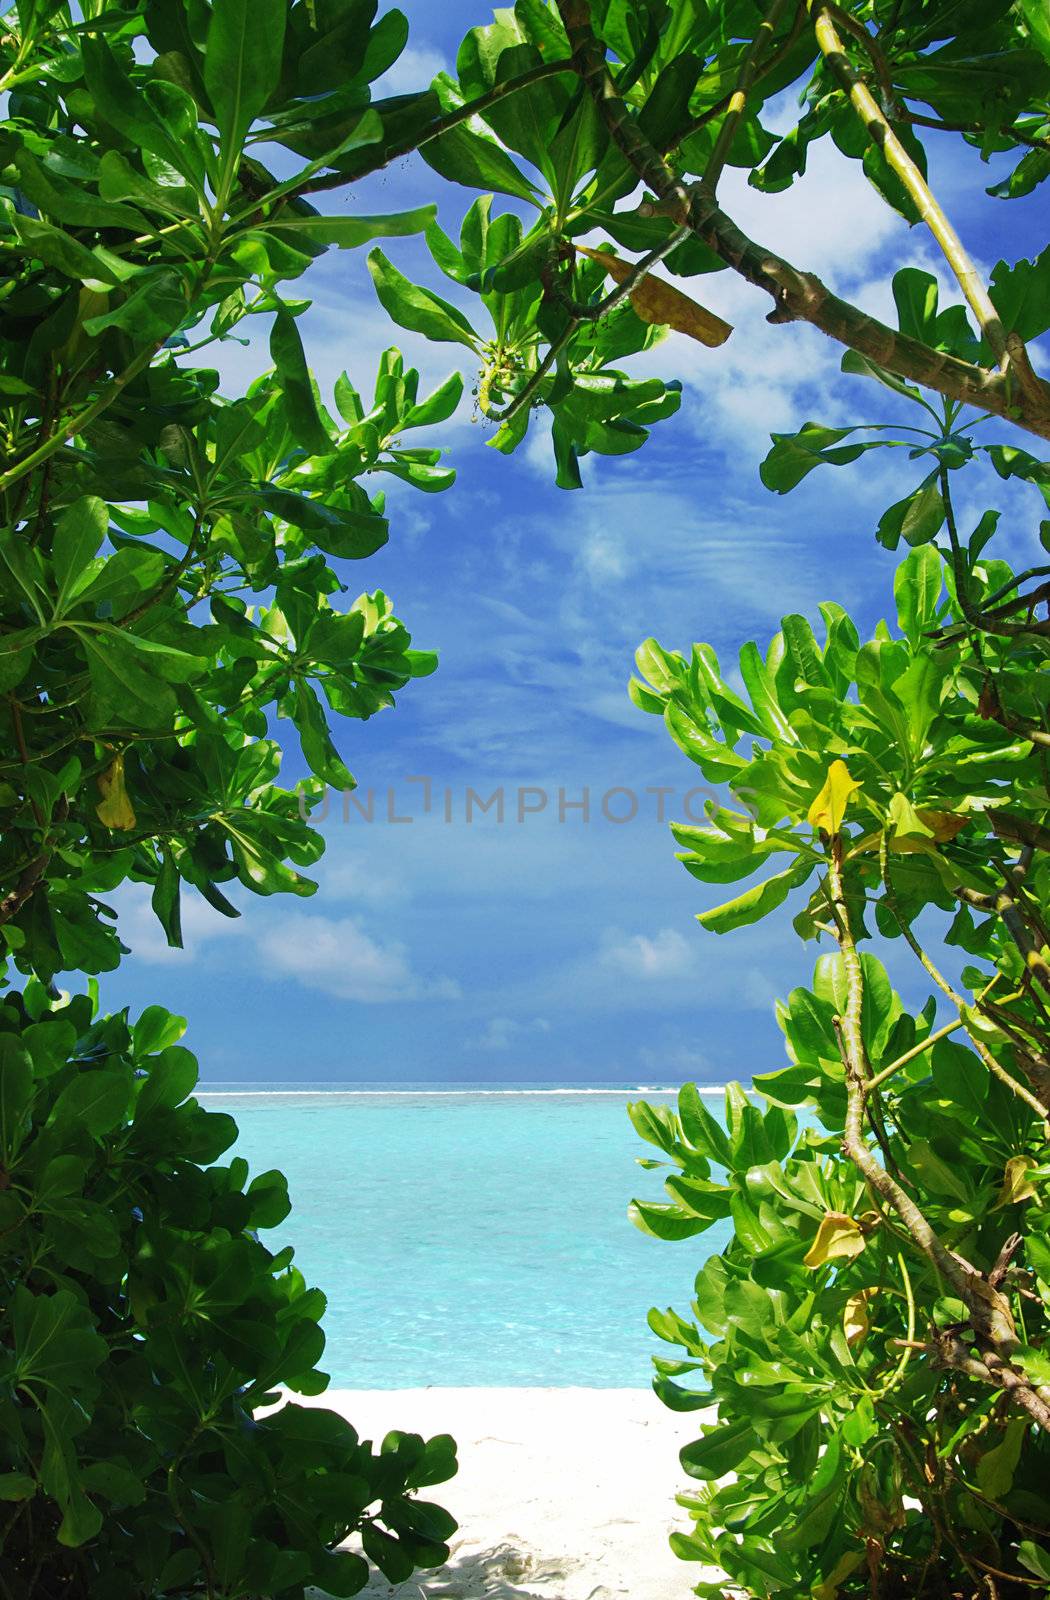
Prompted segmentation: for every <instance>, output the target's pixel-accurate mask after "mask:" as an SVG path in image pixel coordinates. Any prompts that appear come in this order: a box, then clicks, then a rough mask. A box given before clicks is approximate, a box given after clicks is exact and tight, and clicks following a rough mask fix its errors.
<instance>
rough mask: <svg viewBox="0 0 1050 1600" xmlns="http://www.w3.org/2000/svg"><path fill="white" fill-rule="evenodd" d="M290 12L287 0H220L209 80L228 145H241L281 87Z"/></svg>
mask: <svg viewBox="0 0 1050 1600" xmlns="http://www.w3.org/2000/svg"><path fill="white" fill-rule="evenodd" d="M287 15H288V7H287V5H286V4H285V0H215V4H214V7H213V9H212V15H211V22H210V24H209V26H208V36H207V41H206V43H205V47H204V83H205V87H206V88H207V90H208V94H209V96H210V98H211V103H212V105H213V107H214V108H215V117H216V122H217V124H218V129H219V134H220V137H221V139H222V142H223V145H224V146H226V147H227V148H228V149H231V150H232V149H235V150H239V149H240V147H241V144H242V143H243V140H244V135H245V134H246V133H247V131H248V129H249V128H250V127H251V125H252V123H253V122H254V121H255V118H256V117H257V116H258V115H259V113H260V112H261V111H262V110H263V109H264V107H265V106H266V103H267V101H268V100H269V98H270V96H271V95H272V94H273V92H274V90H275V89H276V87H277V81H278V79H279V77H280V73H281V56H282V51H283V48H284V26H285V19H286V17H287Z"/></svg>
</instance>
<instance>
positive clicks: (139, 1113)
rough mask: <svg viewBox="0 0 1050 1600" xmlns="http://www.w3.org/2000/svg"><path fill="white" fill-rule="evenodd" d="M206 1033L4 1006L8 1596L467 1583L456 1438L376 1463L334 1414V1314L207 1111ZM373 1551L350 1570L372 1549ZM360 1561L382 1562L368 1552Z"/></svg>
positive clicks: (408, 1443) (0, 1386) (272, 1185)
mask: <svg viewBox="0 0 1050 1600" xmlns="http://www.w3.org/2000/svg"><path fill="white" fill-rule="evenodd" d="M184 1026H185V1024H184V1022H183V1020H182V1019H181V1018H179V1017H174V1016H172V1015H171V1014H170V1013H168V1012H166V1011H165V1010H164V1009H163V1007H161V1006H151V1007H149V1008H148V1009H147V1010H146V1011H145V1012H143V1014H142V1016H141V1017H139V1018H138V1020H137V1021H136V1022H134V1023H130V1022H129V1020H128V1018H127V1016H126V1014H124V1013H120V1014H118V1015H113V1016H101V1015H98V1014H96V1013H95V1008H94V1004H93V1001H92V1000H91V999H90V998H88V997H87V996H84V995H78V996H75V997H74V998H72V999H66V1000H64V1001H62V1002H61V1003H58V1004H56V1003H54V1002H53V1001H51V1000H50V999H49V998H48V995H47V992H46V990H45V988H44V986H43V985H42V984H41V983H40V982H39V981H37V980H33V981H32V982H31V983H30V984H29V985H27V987H26V989H25V991H24V992H23V993H21V994H18V993H9V994H8V996H7V997H6V999H5V1001H4V1004H3V1005H2V1006H0V1174H2V1189H0V1230H2V1234H0V1276H2V1279H3V1298H4V1304H5V1308H6V1309H5V1317H4V1335H3V1344H2V1349H0V1419H2V1427H0V1439H2V1442H0V1457H2V1460H0V1500H2V1501H3V1511H2V1514H0V1522H2V1524H3V1530H2V1531H3V1539H2V1552H0V1577H2V1579H3V1582H4V1585H5V1587H6V1588H7V1589H8V1591H9V1592H10V1593H25V1594H29V1593H33V1594H48V1595H50V1594H58V1593H62V1594H68V1595H70V1596H79V1595H84V1596H98V1597H102V1596H106V1597H114V1600H120V1597H128V1600H131V1597H137V1596H140V1595H154V1594H164V1595H166V1596H172V1597H177V1596H191V1595H199V1594H202V1593H206V1594H209V1595H213V1596H215V1597H216V1600H218V1597H220V1596H221V1597H222V1600H237V1597H247V1596H251V1595H256V1594H258V1593H265V1594H267V1595H274V1596H277V1595H282V1596H288V1597H290V1600H291V1597H295V1596H299V1597H302V1596H303V1594H304V1589H305V1587H306V1586H309V1585H317V1586H318V1587H319V1588H320V1589H321V1590H323V1591H324V1592H325V1593H327V1594H330V1595H351V1594H356V1593H357V1591H358V1590H359V1589H360V1588H361V1587H362V1586H363V1584H364V1583H365V1582H366V1581H367V1578H368V1573H369V1560H371V1561H374V1562H375V1563H376V1564H377V1565H378V1566H379V1567H380V1568H381V1569H382V1571H383V1572H384V1573H385V1574H386V1576H387V1577H388V1579H389V1580H390V1581H391V1582H400V1581H401V1580H403V1579H404V1578H405V1577H407V1576H408V1575H409V1573H410V1572H412V1571H413V1570H414V1569H415V1568H417V1567H432V1566H438V1565H440V1564H441V1563H443V1562H444V1561H445V1560H446V1559H447V1555H448V1547H447V1544H446V1543H445V1541H446V1540H447V1538H448V1536H449V1534H450V1533H451V1532H452V1530H453V1528H454V1526H455V1525H454V1523H453V1521H452V1518H451V1517H449V1516H448V1514H447V1513H446V1512H444V1511H442V1510H441V1509H440V1508H439V1507H438V1506H435V1505H432V1504H430V1503H429V1502H428V1501H426V1500H425V1499H418V1498H417V1494H416V1492H417V1491H418V1490H420V1489H425V1488H426V1487H428V1486H430V1485H433V1484H437V1483H441V1482H443V1481H444V1480H445V1479H447V1478H448V1477H450V1476H451V1475H452V1474H453V1472H454V1471H455V1446H454V1445H453V1443H452V1441H451V1439H449V1438H447V1437H446V1436H440V1437H436V1438H433V1439H431V1440H429V1441H424V1440H423V1439H422V1438H419V1437H418V1436H416V1435H414V1434H399V1433H393V1434H390V1435H388V1436H387V1437H386V1438H385V1439H384V1440H383V1441H382V1442H381V1444H380V1445H379V1447H378V1448H377V1447H376V1446H374V1445H373V1444H372V1443H371V1442H370V1441H368V1440H362V1439H359V1437H358V1435H357V1434H356V1432H355V1431H354V1429H353V1428H352V1427H351V1425H350V1424H349V1423H348V1422H347V1421H345V1420H344V1419H343V1418H342V1417H341V1416H339V1415H338V1414H337V1413H336V1412H334V1411H330V1410H326V1409H323V1408H322V1407H320V1406H317V1405H313V1404H305V1405H304V1404H300V1403H298V1402H297V1401H295V1400H292V1401H290V1402H289V1403H286V1404H284V1405H282V1406H281V1407H280V1409H278V1410H267V1409H266V1408H267V1407H272V1405H273V1403H274V1402H275V1401H276V1400H277V1399H278V1398H279V1392H278V1391H284V1392H285V1394H287V1393H288V1392H289V1391H290V1392H291V1394H292V1395H295V1394H298V1395H301V1396H306V1397H309V1396H315V1395H318V1394H319V1393H320V1392H321V1391H322V1390H323V1389H324V1388H325V1386H326V1384H327V1382H328V1379H327V1376H326V1374H325V1373H323V1372H320V1371H319V1370H318V1366H317V1364H318V1362H319V1360H320V1359H321V1356H322V1352H323V1349H324V1335H323V1333H322V1332H321V1329H320V1327H319V1326H318V1322H319V1318H320V1317H321V1315H322V1313H323V1311H324V1306H325V1300H324V1296H323V1295H322V1294H321V1293H320V1291H319V1290H317V1289H314V1288H311V1287H309V1286H308V1285H307V1283H306V1281H305V1280H304V1278H303V1276H302V1274H301V1273H300V1272H299V1270H298V1268H297V1267H296V1266H295V1265H294V1263H293V1251H292V1248H291V1247H290V1246H283V1247H281V1248H278V1249H277V1250H270V1249H268V1248H267V1246H266V1245H265V1244H264V1243H263V1242H262V1240H261V1238H260V1237H259V1233H260V1230H266V1229H270V1228H274V1227H276V1226H277V1225H278V1224H279V1223H280V1222H282V1221H283V1220H284V1218H285V1217H286V1216H287V1214H288V1211H289V1201H288V1192H287V1185H286V1183H285V1180H284V1178H283V1177H282V1176H281V1174H280V1173H279V1172H264V1173H260V1174H258V1175H256V1176H255V1177H252V1178H250V1179H249V1173H248V1164H247V1162H246V1161H244V1160H243V1158H241V1157H234V1159H233V1160H232V1161H229V1162H227V1163H225V1164H223V1163H222V1161H221V1159H220V1158H221V1157H222V1155H223V1153H224V1152H225V1151H227V1150H228V1149H229V1146H230V1145H231V1144H232V1143H233V1141H234V1139H235V1138H236V1133H237V1129H236V1125H235V1124H234V1122H233V1119H232V1118H231V1117H229V1116H227V1115H225V1114H224V1113H221V1112H215V1111H207V1110H205V1109H204V1108H203V1107H202V1105H201V1104H200V1103H199V1102H198V1101H197V1100H195V1099H194V1098H192V1095H193V1089H194V1085H195V1083H196V1081H197V1063H196V1061H195V1059H194V1057H193V1056H192V1055H191V1054H190V1052H189V1051H188V1050H186V1049H185V1048H184V1047H183V1046H182V1045H181V1044H180V1043H179V1042H178V1041H179V1038H180V1036H181V1034H182V1031H183V1028H184ZM351 1534H353V1535H355V1536H356V1539H355V1542H356V1545H357V1548H356V1549H351V1550H346V1549H339V1548H338V1546H340V1545H341V1544H342V1543H343V1542H344V1540H346V1539H347V1537H348V1536H349V1535H351ZM362 1550H363V1554H362Z"/></svg>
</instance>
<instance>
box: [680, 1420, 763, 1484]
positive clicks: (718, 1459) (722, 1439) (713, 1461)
mask: <svg viewBox="0 0 1050 1600" xmlns="http://www.w3.org/2000/svg"><path fill="white" fill-rule="evenodd" d="M757 1444H758V1439H757V1438H756V1436H755V1431H754V1429H753V1428H752V1426H751V1424H750V1422H745V1421H738V1422H724V1423H720V1424H719V1426H717V1427H714V1428H708V1429H707V1430H706V1431H705V1432H704V1434H703V1436H702V1437H701V1438H700V1439H697V1440H696V1442H695V1443H694V1444H687V1445H684V1446H683V1448H682V1449H681V1450H680V1451H679V1452H678V1459H679V1461H680V1462H681V1463H682V1466H683V1467H684V1468H685V1470H686V1472H688V1474H689V1476H690V1477H691V1478H703V1479H710V1478H722V1477H724V1476H725V1475H726V1473H727V1472H733V1471H734V1470H735V1469H736V1468H737V1467H738V1466H739V1465H740V1463H741V1462H742V1461H744V1460H745V1459H746V1458H747V1456H749V1455H750V1453H751V1451H752V1450H754V1449H755V1447H756V1445H757Z"/></svg>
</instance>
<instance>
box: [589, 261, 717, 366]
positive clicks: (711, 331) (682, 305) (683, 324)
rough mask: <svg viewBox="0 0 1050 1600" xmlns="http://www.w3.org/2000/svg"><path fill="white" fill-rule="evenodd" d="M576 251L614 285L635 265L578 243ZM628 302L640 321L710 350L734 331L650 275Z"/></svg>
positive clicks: (671, 287)
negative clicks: (595, 264)
mask: <svg viewBox="0 0 1050 1600" xmlns="http://www.w3.org/2000/svg"><path fill="white" fill-rule="evenodd" d="M576 249H577V250H578V251H579V253H580V255H581V256H586V257H587V259H588V260H589V261H597V262H598V265H599V266H601V267H604V268H605V270H606V272H607V273H608V274H609V276H610V278H614V279H615V280H616V282H617V283H624V282H625V281H626V279H627V278H629V277H630V275H631V273H632V272H633V271H634V268H635V265H636V263H633V262H630V261H622V260H621V259H620V257H619V256H617V255H614V254H613V253H612V251H611V250H590V249H588V247H587V246H586V245H582V244H578V245H577V246H576ZM630 301H631V304H632V306H633V307H634V309H635V311H636V312H637V313H638V315H639V316H640V317H641V319H642V321H643V322H651V323H655V324H656V325H657V326H658V327H661V328H663V327H666V328H673V329H674V330H675V332H676V333H685V334H688V336H689V338H690V339H698V340H699V341H700V343H701V344H706V345H708V346H710V347H711V348H712V349H713V348H714V347H715V346H717V345H720V344H725V342H726V340H727V339H728V338H729V335H730V334H731V333H732V331H733V329H732V327H731V326H730V324H729V323H728V322H723V321H722V318H721V317H716V316H715V314H714V312H713V311H708V310H707V309H706V308H705V307H704V306H702V305H699V304H698V303H697V302H696V301H695V300H690V298H689V296H688V295H687V294H683V293H682V291H681V289H676V288H675V287H674V285H673V284H670V283H667V282H665V280H664V279H662V278H654V277H653V275H652V273H649V274H648V275H647V276H646V277H644V278H643V279H642V281H641V283H639V284H638V285H636V287H635V288H633V289H632V290H631V294H630Z"/></svg>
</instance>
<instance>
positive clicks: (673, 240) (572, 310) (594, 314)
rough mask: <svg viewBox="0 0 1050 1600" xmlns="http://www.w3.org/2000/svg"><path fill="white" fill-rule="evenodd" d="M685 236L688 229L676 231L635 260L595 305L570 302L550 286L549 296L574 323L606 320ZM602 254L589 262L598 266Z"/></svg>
mask: <svg viewBox="0 0 1050 1600" xmlns="http://www.w3.org/2000/svg"><path fill="white" fill-rule="evenodd" d="M688 237H689V229H688V228H675V229H674V230H673V232H671V233H669V234H668V236H667V238H666V239H664V240H663V242H662V243H661V244H658V245H655V246H654V247H653V249H652V250H650V251H649V253H648V255H644V256H643V257H642V259H641V260H640V261H636V262H635V264H634V267H633V268H632V270H631V272H630V274H629V275H628V276H627V277H626V278H624V280H623V282H622V283H618V284H617V285H616V288H615V289H613V290H612V291H611V292H610V293H609V294H607V295H606V296H605V298H604V299H603V300H599V301H598V302H597V304H596V305H593V306H587V305H582V304H581V303H580V302H579V301H577V300H573V299H570V297H569V296H568V295H567V294H565V293H564V292H563V291H562V290H561V289H560V288H559V287H558V285H557V284H555V285H554V286H553V296H552V297H553V298H554V299H556V300H558V301H559V302H560V303H561V304H562V305H563V306H564V307H565V309H566V311H568V313H569V315H570V316H572V317H574V318H575V319H576V321H577V322H600V321H601V319H602V317H607V316H608V315H609V312H610V311H615V310H616V308H617V306H622V305H623V303H624V301H625V300H629V299H630V298H631V295H632V294H633V293H634V291H635V289H637V287H638V285H639V284H640V283H641V282H643V280H644V279H646V278H647V277H648V276H649V274H650V272H651V271H652V270H653V268H654V267H655V266H658V265H659V264H660V262H661V261H663V260H664V259H665V258H666V257H667V256H669V255H670V254H671V252H672V251H673V250H676V249H677V248H678V246H679V245H680V244H681V243H682V240H683V239H687V238H688ZM601 254H602V252H601V251H600V250H595V251H594V253H593V255H591V256H589V259H590V260H592V261H597V263H598V265H599V266H600V265H601Z"/></svg>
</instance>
